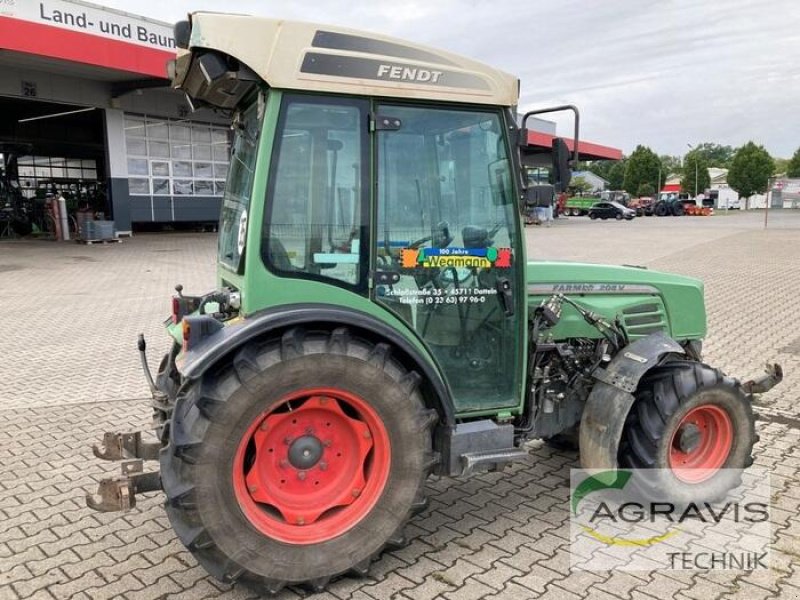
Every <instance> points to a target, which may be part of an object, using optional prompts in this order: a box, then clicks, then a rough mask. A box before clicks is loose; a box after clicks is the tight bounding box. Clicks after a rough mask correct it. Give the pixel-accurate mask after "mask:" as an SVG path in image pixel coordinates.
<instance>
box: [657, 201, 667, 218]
mask: <svg viewBox="0 0 800 600" xmlns="http://www.w3.org/2000/svg"><path fill="white" fill-rule="evenodd" d="M668 213H669V210H667V205H666V204H664V203H663V202H659V203H658V204H656V207H655V208H654V209H653V214H654V215H655V216H657V217H666V216H667V214H668Z"/></svg>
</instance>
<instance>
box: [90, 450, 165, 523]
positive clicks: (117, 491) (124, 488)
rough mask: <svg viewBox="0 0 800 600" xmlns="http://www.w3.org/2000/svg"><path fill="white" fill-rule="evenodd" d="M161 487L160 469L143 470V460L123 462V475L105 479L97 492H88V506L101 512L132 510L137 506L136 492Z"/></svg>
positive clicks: (141, 492)
mask: <svg viewBox="0 0 800 600" xmlns="http://www.w3.org/2000/svg"><path fill="white" fill-rule="evenodd" d="M160 489H161V476H160V474H159V472H158V471H151V472H149V473H145V472H143V465H142V461H141V460H132V461H130V462H126V463H122V477H109V478H107V479H103V480H101V481H100V483H99V484H98V486H97V493H95V494H86V506H88V507H89V508H91V509H93V510H97V511H100V512H115V511H120V510H124V511H127V510H130V509H132V508H134V507H135V506H136V494H144V493H147V492H156V491H159V490H160Z"/></svg>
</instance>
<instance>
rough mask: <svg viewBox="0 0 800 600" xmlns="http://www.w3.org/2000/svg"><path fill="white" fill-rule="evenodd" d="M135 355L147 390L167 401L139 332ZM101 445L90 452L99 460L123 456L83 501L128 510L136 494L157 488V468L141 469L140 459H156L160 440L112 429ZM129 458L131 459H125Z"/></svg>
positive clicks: (108, 509) (102, 508) (105, 508)
mask: <svg viewBox="0 0 800 600" xmlns="http://www.w3.org/2000/svg"><path fill="white" fill-rule="evenodd" d="M138 347H139V357H140V358H141V360H142V368H143V369H144V375H145V378H146V379H147V384H148V386H149V387H150V393H151V394H152V396H153V400H154V401H155V402H156V403H159V404H164V403H166V402H167V397H166V394H164V393H163V392H162V391H160V390H159V389H158V388H157V387H156V385H155V382H154V381H153V376H152V375H151V374H150V368H149V367H148V365H147V356H146V354H145V350H146V348H147V346H146V344H145V341H144V336H143V335H142V334H139V339H138ZM102 445H103V447H102V449H100V448H98V447H97V445H96V444H95V445H93V446H92V452H93V453H94V455H95V456H96V457H97V458H100V459H102V460H124V461H125V462H123V463H122V476H121V477H108V478H106V479H102V480H101V481H100V483H99V484H98V486H97V492H96V493H95V494H86V505H87V506H88V507H89V508H92V509H94V510H98V511H101V512H114V511H120V510H130V509H132V508H134V507H135V506H136V494H144V493H147V492H156V491H160V490H161V475H160V474H159V472H158V471H150V472H145V471H144V461H146V460H158V453H159V451H160V450H161V443H160V442H144V441H142V432H141V431H137V432H135V433H113V432H109V433H106V434H105V435H104V436H103V444H102ZM129 459H132V460H129Z"/></svg>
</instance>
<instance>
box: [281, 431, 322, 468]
mask: <svg viewBox="0 0 800 600" xmlns="http://www.w3.org/2000/svg"><path fill="white" fill-rule="evenodd" d="M322 448H323V446H322V442H320V441H319V438H317V437H316V436H313V435H304V436H303V437H300V438H297V439H296V440H295V441H293V442H292V444H291V445H290V446H289V463H290V464H291V465H292V466H293V467H294V468H295V469H310V468H311V467H313V466H314V465H316V464H317V463H318V462H319V459H320V458H322Z"/></svg>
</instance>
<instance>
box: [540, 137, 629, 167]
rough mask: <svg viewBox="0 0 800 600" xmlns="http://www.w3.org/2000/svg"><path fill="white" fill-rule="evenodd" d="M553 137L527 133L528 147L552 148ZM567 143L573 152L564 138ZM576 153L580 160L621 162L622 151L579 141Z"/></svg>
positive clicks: (571, 147)
mask: <svg viewBox="0 0 800 600" xmlns="http://www.w3.org/2000/svg"><path fill="white" fill-rule="evenodd" d="M554 137H555V136H552V135H550V134H549V133H541V132H539V131H528V145H529V146H537V147H540V148H552V146H553V138H554ZM564 141H565V142H567V147H568V148H569V149H570V150H573V148H574V144H573V142H572V139H571V138H564ZM578 152H579V154H580V158H581V160H622V150H620V149H619V148H612V147H611V146H603V145H601V144H595V143H594V142H586V141H584V140H580V141H579V142H578Z"/></svg>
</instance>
